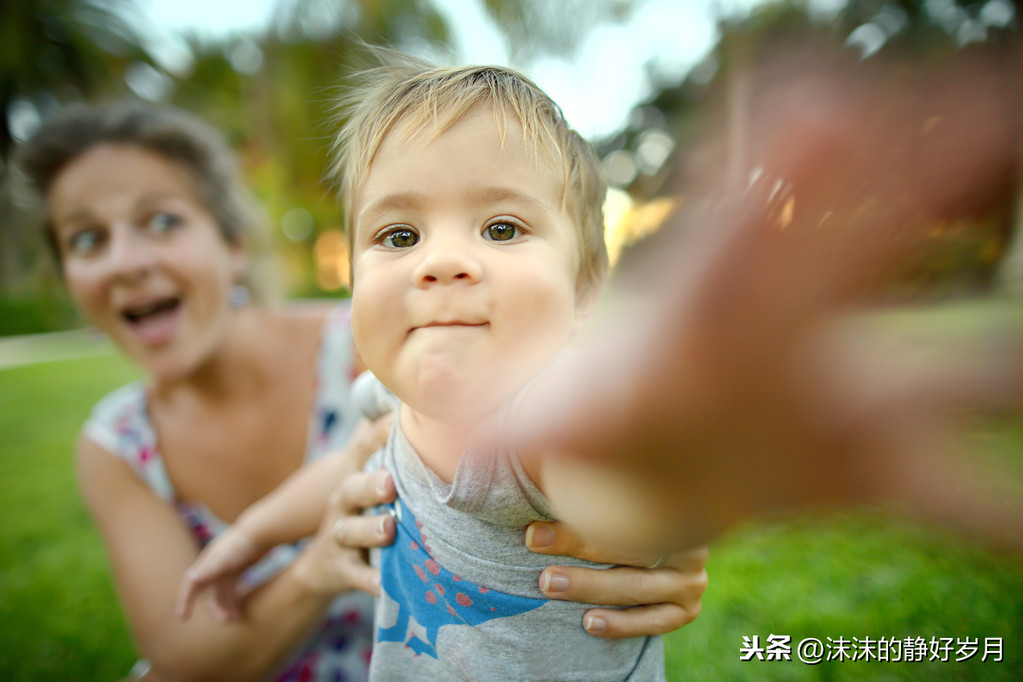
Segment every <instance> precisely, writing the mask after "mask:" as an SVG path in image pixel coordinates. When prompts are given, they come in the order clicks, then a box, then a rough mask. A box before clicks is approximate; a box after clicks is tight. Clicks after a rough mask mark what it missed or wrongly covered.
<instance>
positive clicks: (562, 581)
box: [543, 571, 571, 594]
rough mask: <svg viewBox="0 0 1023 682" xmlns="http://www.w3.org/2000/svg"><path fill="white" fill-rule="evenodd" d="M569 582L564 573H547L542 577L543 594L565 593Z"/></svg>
mask: <svg viewBox="0 0 1023 682" xmlns="http://www.w3.org/2000/svg"><path fill="white" fill-rule="evenodd" d="M569 585H571V581H570V580H569V579H568V576H567V575H565V574H564V573H558V572H557V571H547V572H546V573H544V575H543V592H544V594H557V593H559V592H567V591H568V588H569Z"/></svg>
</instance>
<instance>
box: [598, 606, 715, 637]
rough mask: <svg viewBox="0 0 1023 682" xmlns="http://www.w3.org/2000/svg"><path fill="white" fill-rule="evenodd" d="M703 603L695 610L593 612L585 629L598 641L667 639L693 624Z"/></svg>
mask: <svg viewBox="0 0 1023 682" xmlns="http://www.w3.org/2000/svg"><path fill="white" fill-rule="evenodd" d="M699 613H700V602H696V605H695V607H694V608H692V609H686V608H683V607H682V606H679V605H678V604H647V605H644V606H634V607H632V608H630V609H622V610H617V609H590V610H589V611H587V612H586V613H584V614H583V628H584V629H585V630H586V632H588V633H590V634H591V635H593V636H594V637H601V638H604V639H621V638H624V637H643V636H649V635H663V634H665V633H667V632H671V631H672V630H677V629H679V628H680V627H682V626H684V625H688V624H689V623H692V622H693V620H695V619H696V616H698V615H699Z"/></svg>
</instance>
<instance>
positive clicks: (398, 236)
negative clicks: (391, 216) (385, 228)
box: [382, 227, 419, 249]
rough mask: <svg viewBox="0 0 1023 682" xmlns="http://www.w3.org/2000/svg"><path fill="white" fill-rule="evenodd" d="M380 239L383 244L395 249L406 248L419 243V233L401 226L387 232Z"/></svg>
mask: <svg viewBox="0 0 1023 682" xmlns="http://www.w3.org/2000/svg"><path fill="white" fill-rule="evenodd" d="M382 241H383V243H384V245H385V246H390V247H392V248H395V249H407V248H408V247H410V246H415V245H416V244H418V243H419V235H418V234H417V233H416V231H415V230H412V229H409V228H407V227H401V228H398V229H396V230H391V231H390V232H388V233H387V234H386V235H384V238H383V240H382Z"/></svg>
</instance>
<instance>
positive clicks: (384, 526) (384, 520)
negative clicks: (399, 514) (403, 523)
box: [377, 515, 391, 537]
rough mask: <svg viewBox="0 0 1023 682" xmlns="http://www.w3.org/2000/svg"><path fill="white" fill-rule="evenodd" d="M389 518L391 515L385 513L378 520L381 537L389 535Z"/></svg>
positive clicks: (378, 532) (378, 531) (378, 530)
mask: <svg viewBox="0 0 1023 682" xmlns="http://www.w3.org/2000/svg"><path fill="white" fill-rule="evenodd" d="M389 518H391V517H390V516H387V515H384V516H381V517H380V519H379V520H378V521H377V534H378V535H380V536H381V537H383V536H385V535H387V520H388V519H389Z"/></svg>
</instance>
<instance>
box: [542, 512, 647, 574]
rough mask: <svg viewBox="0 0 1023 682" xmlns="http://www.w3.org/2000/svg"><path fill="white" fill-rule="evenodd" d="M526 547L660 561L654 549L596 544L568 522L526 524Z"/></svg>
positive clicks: (603, 558) (637, 562)
mask: <svg viewBox="0 0 1023 682" xmlns="http://www.w3.org/2000/svg"><path fill="white" fill-rule="evenodd" d="M526 548H527V549H529V550H530V551H532V552H536V553H538V554H553V555H557V556H572V557H575V558H577V559H586V560H587V561H593V562H596V563H605V564H625V565H628V566H650V565H652V564H653V563H655V562H656V561H657V558H658V557H657V555H656V554H654V553H652V552H625V551H616V550H613V549H608V548H606V547H598V546H595V545H593V544H591V543H589V542H587V541H586V540H584V539H583V538H582V537H580V536H579V534H578V533H576V532H575V531H574V530H573V529H572V528H570V527H569V526H567V525H565V524H564V523H561V522H558V521H554V522H551V523H546V522H543V521H534V522H533V523H531V524H529V526H528V527H527V528H526Z"/></svg>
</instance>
